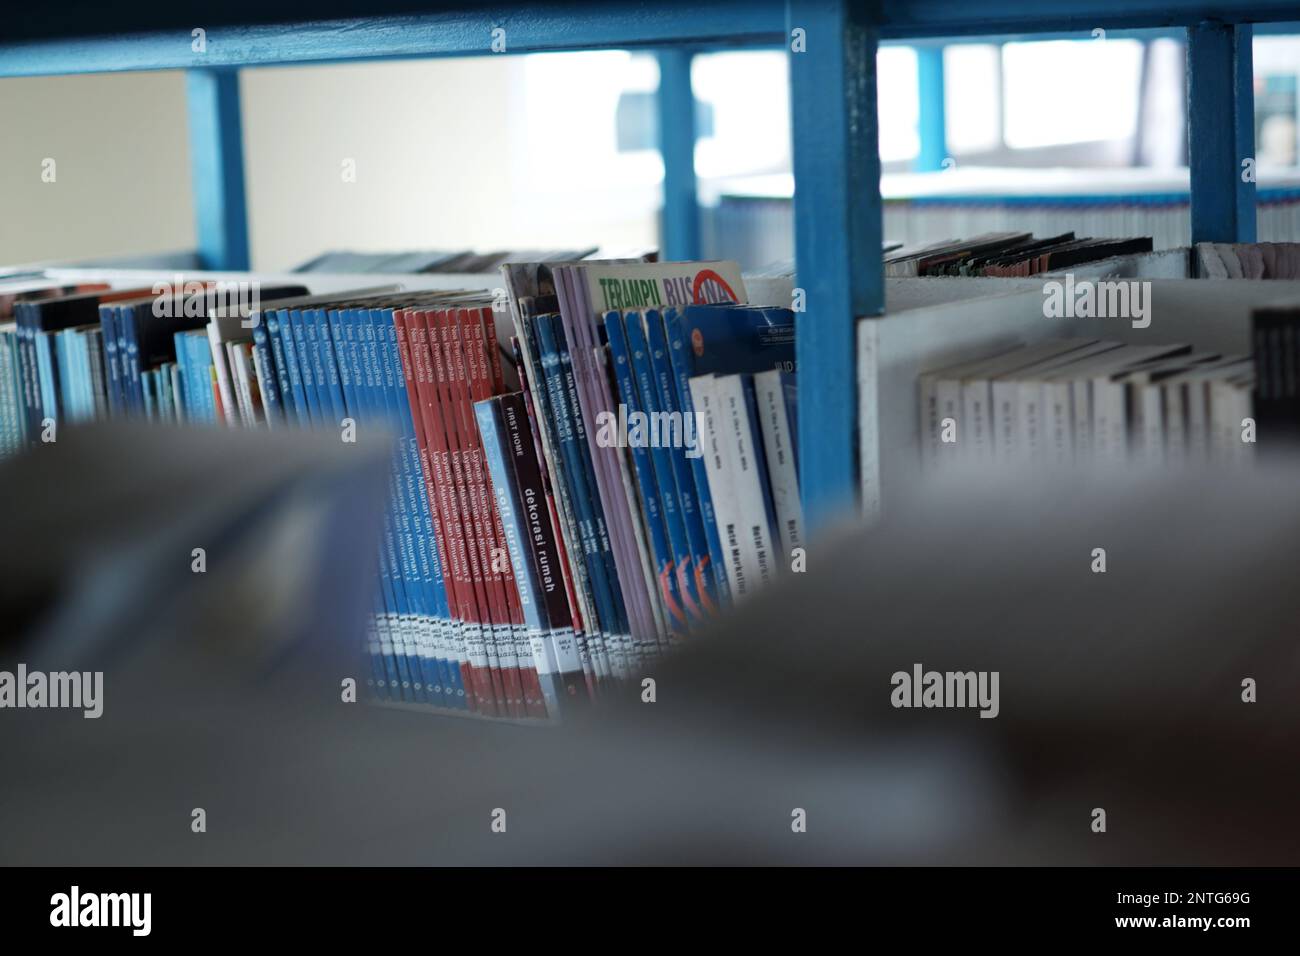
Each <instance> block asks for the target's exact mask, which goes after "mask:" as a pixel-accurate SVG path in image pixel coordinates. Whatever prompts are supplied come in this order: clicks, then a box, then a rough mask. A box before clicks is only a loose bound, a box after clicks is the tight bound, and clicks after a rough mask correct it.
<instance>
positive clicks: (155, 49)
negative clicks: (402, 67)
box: [0, 0, 785, 77]
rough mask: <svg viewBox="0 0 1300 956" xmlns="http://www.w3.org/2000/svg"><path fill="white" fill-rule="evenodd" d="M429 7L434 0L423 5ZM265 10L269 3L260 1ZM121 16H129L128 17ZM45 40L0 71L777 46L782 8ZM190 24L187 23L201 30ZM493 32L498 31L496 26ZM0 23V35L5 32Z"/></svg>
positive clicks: (543, 11)
mask: <svg viewBox="0 0 1300 956" xmlns="http://www.w3.org/2000/svg"><path fill="white" fill-rule="evenodd" d="M432 5H433V6H436V4H432ZM269 6H270V7H271V8H272V9H274V8H275V7H276V6H277V5H276V4H274V3H269ZM123 21H124V23H130V22H134V21H133V20H132V18H130V17H124V18H123ZM68 23H69V24H70V26H69V28H68V29H69V35H67V36H62V37H58V38H51V39H38V40H19V41H12V42H7V41H4V40H0V77H4V76H38V75H49V74H60V73H108V72H119V71H125V70H170V69H196V68H208V67H225V68H230V67H240V66H276V65H286V64H301V63H323V62H336V61H346V60H375V59H401V58H425V57H436V56H474V55H479V54H482V55H491V54H494V53H500V52H504V53H537V52H544V51H550V50H584V49H605V48H637V47H649V46H671V45H674V44H682V43H690V44H706V45H715V46H723V47H726V46H732V45H755V44H766V45H775V44H783V43H784V37H785V6H784V4H782V3H774V2H770V0H749V2H746V0H710V2H709V3H700V4H689V5H688V4H684V3H658V2H637V0H621V2H611V3H604V4H589V5H576V4H573V3H568V4H563V3H542V4H530V5H528V6H523V5H521V4H518V3H502V4H499V5H496V6H492V7H489V8H487V9H483V10H477V9H464V10H459V11H457V10H448V11H445V12H435V13H426V14H417V15H410V16H399V17H357V18H355V19H342V20H325V21H314V22H307V23H292V22H290V23H280V24H271V25H249V26H215V25H214V26H212V27H210V28H207V27H204V28H203V29H204V30H205V33H204V35H203V38H202V39H203V44H202V50H197V49H196V46H197V45H198V44H196V43H195V37H194V36H193V35H192V31H191V30H190V29H188V28H184V29H177V30H165V31H144V32H140V33H130V32H125V31H126V30H127V28H126V26H123V27H121V28H120V29H121V30H122V31H124V32H122V33H118V34H116V35H112V36H95V37H78V36H75V35H72V34H71V31H72V30H74V29H76V28H77V24H78V21H77V19H76V18H72V17H69V19H68ZM201 26H202V25H201V24H195V27H196V28H198V27H201ZM501 31H503V32H501ZM8 35H9V34H8V33H6V32H5V28H3V27H0V37H4V36H8Z"/></svg>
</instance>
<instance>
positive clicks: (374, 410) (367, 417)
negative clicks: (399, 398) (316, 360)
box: [294, 309, 419, 700]
mask: <svg viewBox="0 0 1300 956" xmlns="http://www.w3.org/2000/svg"><path fill="white" fill-rule="evenodd" d="M357 319H358V327H359V331H360V332H361V333H362V340H361V344H362V345H363V349H362V355H363V359H364V363H365V364H364V372H365V379H364V385H363V387H362V389H361V392H360V396H359V397H360V398H361V401H362V406H363V409H364V411H363V418H362V419H359V420H358V427H364V428H379V427H382V424H383V418H382V415H381V412H380V409H381V407H382V402H383V398H382V396H381V394H380V379H379V367H378V362H377V360H376V356H375V352H374V328H373V327H372V326H371V325H370V314H369V310H366V309H362V310H359V311H358V313H357ZM294 338H295V344H296V343H297V335H296V333H295V337H294ZM304 390H305V386H304ZM309 394H310V393H309ZM309 403H310V398H309ZM389 479H390V484H389V496H388V501H387V503H386V505H385V507H384V533H383V539H382V549H381V552H380V570H381V578H382V579H383V582H384V588H385V592H384V593H385V596H386V604H387V607H388V614H387V624H388V630H389V640H390V649H389V651H388V654H389V656H391V658H392V661H393V664H394V667H395V669H396V672H397V675H398V680H399V682H400V684H399V686H400V692H401V697H402V699H404V700H415V699H416V691H415V687H414V684H415V683H416V682H417V681H418V680H419V678H418V677H416V676H414V675H415V674H417V673H418V670H415V669H414V668H413V667H412V664H413V663H414V662H413V660H412V658H413V657H414V656H415V655H414V654H413V653H412V648H411V647H410V642H409V640H408V636H407V627H406V616H407V614H408V608H407V602H406V589H405V586H404V583H403V581H402V577H401V568H402V564H401V559H400V557H399V553H398V552H399V550H400V547H401V544H400V542H399V540H398V537H399V532H398V530H397V527H396V525H397V522H396V519H395V518H394V516H393V507H392V506H393V500H394V496H395V494H396V484H395V480H394V477H393V476H392V475H391V474H390V475H389Z"/></svg>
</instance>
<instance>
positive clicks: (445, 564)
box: [406, 310, 486, 710]
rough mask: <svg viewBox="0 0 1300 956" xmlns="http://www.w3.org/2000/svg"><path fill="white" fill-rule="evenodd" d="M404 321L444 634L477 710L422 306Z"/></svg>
mask: <svg viewBox="0 0 1300 956" xmlns="http://www.w3.org/2000/svg"><path fill="white" fill-rule="evenodd" d="M406 325H407V331H408V334H409V343H410V349H411V365H412V374H413V377H414V382H415V389H416V396H417V401H416V403H415V404H413V405H412V411H413V412H416V414H414V415H413V419H414V420H416V421H418V422H419V424H420V427H421V428H422V429H423V434H424V444H425V454H424V459H425V461H426V462H427V464H426V475H427V477H426V483H427V494H428V498H429V512H430V518H431V520H432V523H433V532H434V536H435V539H436V540H437V542H438V546H439V552H440V555H441V557H442V568H443V581H444V585H445V590H446V595H447V603H448V612H449V615H450V616H451V618H452V626H451V628H450V633H449V639H450V640H451V641H453V642H454V648H455V660H456V663H457V669H458V670H459V672H460V684H459V686H460V688H461V691H462V692H463V695H464V704H465V707H466V708H467V709H471V710H478V709H479V708H480V706H482V704H483V701H484V699H485V695H484V693H483V675H482V674H481V673H480V671H479V663H478V661H479V657H480V655H479V651H478V647H477V644H476V643H475V642H476V640H477V637H478V632H477V630H476V627H475V624H474V618H475V615H476V613H477V612H476V610H475V607H476V605H475V600H474V595H473V591H472V587H471V586H470V574H469V569H468V566H467V557H466V554H465V548H464V541H463V538H462V537H461V536H460V535H461V531H460V511H459V504H458V498H457V495H456V490H455V488H454V487H453V485H452V476H451V473H450V467H449V463H450V456H449V453H448V449H447V443H446V435H445V431H444V429H443V426H442V421H441V414H440V407H439V406H440V403H439V399H438V395H437V388H436V382H435V378H434V370H433V362H434V359H433V355H432V351H431V349H430V341H429V336H430V329H429V317H428V314H427V313H426V312H424V311H422V310H411V311H408V312H407V313H406ZM417 410H418V412H417ZM485 656H486V655H484V657H485Z"/></svg>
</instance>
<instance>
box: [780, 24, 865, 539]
mask: <svg viewBox="0 0 1300 956" xmlns="http://www.w3.org/2000/svg"><path fill="white" fill-rule="evenodd" d="M788 16H789V22H788V26H789V29H790V32H791V34H792V35H793V34H794V31H796V30H802V31H803V33H802V34H801V37H802V39H803V41H804V42H805V44H806V48H805V50H804V51H803V52H798V51H797V50H796V49H795V48H794V47H793V44H792V49H791V52H790V54H789V58H790V102H791V110H790V113H791V124H792V126H793V131H792V145H793V152H794V177H795V183H796V186H795V195H794V233H795V273H796V275H797V276H798V279H797V282H798V285H799V287H800V288H801V289H802V290H803V292H804V302H803V305H804V306H805V309H804V311H801V312H797V313H796V315H795V322H796V336H795V348H796V354H797V358H798V362H799V380H800V382H801V383H805V387H801V388H800V390H799V434H800V436H801V437H802V438H803V440H802V441H800V443H799V483H800V488H801V493H802V496H803V499H804V508H805V517H806V519H807V520H808V522H809V525H810V527H812V528H817V527H819V526H823V525H825V524H826V523H827V522H828V521H830V520H831V519H833V518H834V517H836V516H838V515H840V514H841V512H843V511H846V510H848V509H849V507H850V506H851V505H852V504H853V502H854V500H855V496H856V494H857V470H858V462H857V455H858V442H857V438H858V435H857V427H856V425H857V419H858V402H857V361H856V359H857V347H856V336H855V330H856V328H857V319H858V318H859V317H860V316H866V315H876V314H879V313H880V312H883V311H884V308H885V282H884V275H883V265H882V263H881V257H880V248H881V217H880V147H879V139H878V135H877V126H876V45H877V35H876V32H875V30H874V28H873V27H872V25H871V23H870V21H869V20H868V19H867V16H866V15H865V12H864V11H863V8H862V6H861V5H860V4H853V3H850V2H848V0H790V4H789V13H788ZM827 436H831V440H826V438H827Z"/></svg>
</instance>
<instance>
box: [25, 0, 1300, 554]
mask: <svg viewBox="0 0 1300 956" xmlns="http://www.w3.org/2000/svg"><path fill="white" fill-rule="evenodd" d="M1294 19H1295V6H1294V4H1293V3H1291V2H1282V0H1059V2H1054V3H1052V4H1027V3H1024V2H1023V0H895V2H890V3H868V2H861V0H858V2H854V0H784V2H782V0H716V2H711V3H707V4H701V3H686V2H681V0H612V2H608V3H599V4H597V3H589V4H584V3H577V2H572V0H570V2H556V0H551V2H544V3H537V4H525V3H518V2H504V0H503V2H497V3H490V4H484V3H474V2H472V0H460V2H439V0H425V2H421V3H415V2H412V0H371V2H370V3H367V4H365V5H364V6H363V5H361V4H357V3H354V2H345V0H321V2H316V3H313V4H312V5H311V6H310V7H307V6H305V5H301V4H296V3H288V2H283V0H261V2H258V3H253V2H251V0H226V2H223V3H215V2H205V3H199V4H195V5H192V6H190V7H189V8H187V9H178V5H174V4H167V3H163V2H161V0H145V2H141V3H138V4H134V5H132V6H131V7H130V8H128V9H123V10H115V9H110V8H109V7H107V6H105V5H102V4H97V3H92V2H89V0H71V2H70V3H66V4H61V5H60V6H59V8H58V10H57V15H56V12H55V11H53V10H42V9H40V8H36V9H33V10H31V11H28V12H27V15H25V16H24V17H23V18H13V19H11V20H10V21H9V22H7V23H6V24H5V25H4V27H3V28H2V29H0V77H10V76H33V75H49V74H66V73H93V72H109V71H124V70H159V69H184V70H187V71H188V73H189V77H190V79H189V106H190V130H191V144H192V149H191V153H192V164H193V170H194V192H195V208H196V222H197V230H198V242H197V247H198V250H199V254H200V261H201V262H202V263H203V264H204V266H205V267H207V268H210V269H218V270H221V269H225V270H235V269H243V268H247V266H248V239H247V220H246V213H245V209H244V204H245V203H244V200H245V192H244V181H243V162H242V152H241V150H242V146H241V142H240V140H241V135H240V125H239V106H238V81H237V71H238V70H239V69H240V68H241V67H246V66H273V65H288V64H305V63H327V62H344V61H353V62H355V61H363V60H378V59H400V58H423V57H436V56H474V55H494V50H493V39H494V38H502V39H504V49H503V50H502V52H503V53H504V54H505V55H510V54H517V53H532V52H542V51H553V50H555V51H558V50H583V49H601V48H626V49H645V50H651V51H661V50H666V51H668V54H667V55H663V56H660V58H659V61H660V66H661V68H662V69H666V70H669V71H671V72H672V73H673V74H674V75H672V76H670V77H669V80H668V82H666V83H665V84H664V95H665V96H672V97H675V98H676V99H675V102H677V103H678V104H679V106H680V103H681V102H684V101H685V100H686V99H687V98H688V97H689V74H688V73H684V71H688V70H689V66H690V56H689V51H692V50H700V49H717V48H745V47H756V46H766V47H773V46H779V47H781V48H782V49H785V50H786V51H787V53H788V57H789V62H790V85H791V117H792V121H791V122H792V131H791V134H792V147H793V158H794V175H795V181H796V183H797V184H798V190H797V196H796V202H795V243H796V245H795V249H796V253H795V262H796V274H797V276H798V280H797V283H796V284H797V285H798V286H799V287H800V288H802V289H803V290H804V299H805V302H806V304H807V310H806V311H805V312H803V313H801V314H800V315H799V316H798V319H797V321H798V344H797V348H798V361H799V366H800V371H801V373H802V374H801V376H800V379H801V381H803V382H805V383H808V382H812V383H816V387H815V388H803V389H801V394H800V400H799V430H800V434H801V435H803V436H807V437H806V440H805V441H804V442H802V447H801V450H800V475H801V486H802V494H803V497H804V500H805V512H806V514H807V516H808V519H809V522H810V525H811V526H812V527H814V528H815V527H816V526H817V525H818V524H821V523H824V522H825V521H826V520H827V519H829V518H830V517H831V516H833V515H835V514H837V513H839V512H841V511H842V510H844V509H846V508H848V507H851V505H852V502H853V501H854V500H855V499H856V497H857V495H858V489H859V462H858V460H857V458H858V451H857V441H856V437H855V436H856V435H857V434H858V409H859V399H860V396H859V394H858V389H857V370H856V364H855V363H856V357H857V348H856V334H857V333H856V328H857V322H858V320H859V319H860V318H863V317H870V316H877V315H880V314H881V313H882V312H883V311H884V309H885V304H886V303H885V297H886V284H885V281H884V279H883V275H882V269H881V264H880V241H881V198H880V161H879V156H878V151H877V117H876V77H875V55H876V50H877V47H878V46H879V45H880V44H881V43H882V42H894V41H899V40H908V39H916V40H926V41H933V40H936V39H942V38H946V37H958V38H968V37H972V36H990V35H994V36H996V35H1015V36H1017V37H1020V38H1024V39H1031V38H1033V37H1034V36H1035V35H1051V36H1056V37H1060V36H1079V37H1086V36H1092V35H1093V31H1095V30H1099V29H1100V30H1105V31H1110V30H1144V29H1152V30H1161V31H1170V30H1185V31H1186V37H1187V47H1188V54H1187V59H1188V89H1187V93H1188V130H1189V156H1190V167H1191V203H1190V216H1191V223H1192V240H1193V242H1200V241H1218V242H1247V241H1253V239H1254V238H1255V184H1254V182H1250V181H1247V180H1246V179H1244V178H1243V177H1242V176H1241V169H1242V163H1243V161H1244V160H1246V159H1249V158H1251V157H1252V156H1253V154H1254V141H1253V137H1254V131H1253V121H1252V118H1253V92H1252V88H1251V52H1250V43H1251V38H1252V35H1253V30H1254V24H1257V23H1258V24H1272V23H1278V22H1285V21H1291V20H1294ZM1261 29H1264V27H1261ZM195 30H202V31H204V33H203V38H204V42H203V44H202V51H200V50H199V49H198V46H199V45H198V44H196V42H195V40H196V37H197V35H196V34H195V32H194V31H195ZM497 31H504V33H500V32H497ZM498 46H500V44H499V43H498ZM673 51H679V52H673ZM680 51H687V53H688V55H680ZM927 69H928V71H929V75H930V85H931V86H933V85H934V81H935V69H934V63H933V61H932V60H930V61H927ZM667 108H670V107H669V106H667V105H665V104H663V103H661V105H660V110H661V112H662V111H663V110H664V109H667ZM934 122H935V121H934V118H933V117H930V118H929V125H931V126H933V125H934ZM661 147H662V148H663V150H664V153H665V156H670V155H671V156H673V157H675V158H674V160H673V171H672V172H671V173H670V174H669V175H668V176H667V177H666V179H667V180H668V181H667V182H666V186H668V189H666V195H667V196H668V206H667V208H666V210H665V213H666V216H665V218H666V220H667V222H666V228H665V233H666V236H667V237H668V238H669V240H670V242H669V245H668V248H669V250H670V252H673V253H679V254H681V253H685V254H689V253H690V252H691V251H692V249H693V246H692V239H691V238H690V236H691V229H692V226H691V225H690V223H691V217H693V216H696V215H697V210H696V209H695V208H694V202H693V195H692V189H691V186H692V185H693V173H690V174H687V173H686V172H685V170H684V168H683V164H684V162H685V160H684V157H689V156H690V154H691V152H692V150H690V149H689V148H688V147H689V138H686V139H685V140H684V141H683V140H679V139H674V140H670V141H668V142H664V143H661ZM931 158H933V157H931ZM861 398H863V399H864V400H868V401H869V400H871V398H872V396H870V395H866V396H861Z"/></svg>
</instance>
